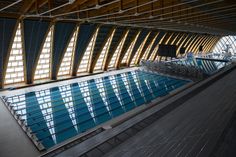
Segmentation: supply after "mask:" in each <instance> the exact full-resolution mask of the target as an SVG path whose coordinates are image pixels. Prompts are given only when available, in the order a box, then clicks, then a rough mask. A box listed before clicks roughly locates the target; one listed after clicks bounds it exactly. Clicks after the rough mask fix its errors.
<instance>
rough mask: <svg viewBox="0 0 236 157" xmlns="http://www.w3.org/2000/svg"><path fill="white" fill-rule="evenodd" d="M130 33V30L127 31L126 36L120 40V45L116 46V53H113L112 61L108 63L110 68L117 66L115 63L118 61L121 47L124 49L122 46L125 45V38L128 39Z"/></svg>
mask: <svg viewBox="0 0 236 157" xmlns="http://www.w3.org/2000/svg"><path fill="white" fill-rule="evenodd" d="M128 33H129V31H127V32H126V34H125V36H124V38H123V39H122V40H121V41H120V43H119V45H118V46H117V48H116V50H115V52H114V54H113V56H112V58H111V61H110V63H109V65H108V68H113V67H115V65H116V63H117V59H118V56H119V55H120V52H121V49H122V47H123V45H124V43H125V39H126V37H127V35H128Z"/></svg>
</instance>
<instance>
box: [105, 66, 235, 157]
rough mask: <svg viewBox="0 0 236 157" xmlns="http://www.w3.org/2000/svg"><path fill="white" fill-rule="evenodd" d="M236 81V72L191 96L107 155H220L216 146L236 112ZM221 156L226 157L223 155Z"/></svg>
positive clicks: (124, 156) (169, 156) (154, 156)
mask: <svg viewBox="0 0 236 157" xmlns="http://www.w3.org/2000/svg"><path fill="white" fill-rule="evenodd" d="M235 80H236V70H234V71H232V72H231V73H229V74H228V75H226V76H225V77H223V78H221V79H220V80H218V81H216V82H215V83H214V84H212V85H211V86H209V87H207V88H206V89H205V90H203V91H202V92H200V93H198V94H196V95H195V96H193V97H191V99H189V100H187V101H186V102H184V103H183V104H182V105H180V106H179V107H178V108H176V109H174V110H172V111H171V112H169V113H167V114H166V115H164V116H163V117H161V118H160V119H158V120H156V121H155V122H154V123H153V124H152V125H150V126H148V127H146V128H145V129H143V130H142V131H140V132H139V133H137V134H136V135H134V136H133V137H131V138H129V139H128V140H126V141H125V142H123V143H122V144H120V145H119V146H117V147H115V148H114V149H112V150H111V151H110V152H108V153H107V154H105V155H104V156H105V157H126V156H129V157H132V156H135V157H143V156H149V157H152V156H153V157H156V156H168V157H173V156H179V157H182V156H186V157H194V156H198V157H207V156H212V154H214V155H215V156H219V155H217V154H219V153H221V151H220V150H218V148H216V147H215V145H216V143H217V142H218V140H219V139H220V137H221V135H222V133H223V131H225V130H224V129H225V128H226V126H227V124H228V123H229V121H230V120H231V119H232V118H233V115H234V112H235V111H236V103H235V102H236V81H235ZM234 117H235V116H234ZM231 128H232V127H231ZM226 132H228V131H226ZM231 136H232V135H231ZM233 139H235V137H234V138H233ZM229 141H231V140H230V139H228V143H233V142H232V141H231V142H229ZM232 145H233V144H232ZM224 146H225V145H224ZM221 147H223V146H221ZM231 148H233V147H231ZM221 149H222V148H221ZM234 149H235V148H234ZM223 150H224V149H223ZM228 151H229V150H228ZM225 152H226V151H225ZM229 152H231V154H230V156H236V154H235V151H229ZM226 153H227V152H226ZM232 153H234V154H232ZM220 155H221V156H227V154H224V152H223V153H222V154H220ZM228 155H229V154H228Z"/></svg>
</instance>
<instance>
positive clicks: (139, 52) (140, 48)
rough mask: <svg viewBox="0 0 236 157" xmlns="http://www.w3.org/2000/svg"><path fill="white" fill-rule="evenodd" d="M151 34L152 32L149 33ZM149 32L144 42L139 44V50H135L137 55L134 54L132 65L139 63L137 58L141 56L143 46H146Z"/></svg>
mask: <svg viewBox="0 0 236 157" xmlns="http://www.w3.org/2000/svg"><path fill="white" fill-rule="evenodd" d="M149 34H150V33H149ZM149 34H148V35H147V36H146V38H145V39H144V41H143V42H142V44H141V45H140V46H139V48H138V50H137V52H135V55H134V57H133V58H132V60H131V65H134V64H137V60H138V58H139V57H140V54H141V52H142V50H143V46H144V44H145V43H146V41H147V38H148V36H149Z"/></svg>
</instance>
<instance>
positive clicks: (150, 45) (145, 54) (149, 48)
mask: <svg viewBox="0 0 236 157" xmlns="http://www.w3.org/2000/svg"><path fill="white" fill-rule="evenodd" d="M157 36H158V34H157V35H156V36H155V37H154V39H153V40H152V42H151V43H150V44H149V45H148V47H147V49H146V50H145V52H144V54H143V57H142V59H144V60H147V59H148V56H149V54H150V51H151V48H152V46H153V44H154V42H155V40H156V38H157Z"/></svg>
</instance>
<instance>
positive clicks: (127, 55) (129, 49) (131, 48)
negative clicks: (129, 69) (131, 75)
mask: <svg viewBox="0 0 236 157" xmlns="http://www.w3.org/2000/svg"><path fill="white" fill-rule="evenodd" d="M139 34H140V32H139V33H138V34H137V35H136V37H135V39H134V40H133V41H132V43H131V44H130V46H129V48H128V50H127V51H126V53H125V56H124V57H123V59H122V61H121V63H127V62H128V60H129V58H130V55H131V52H132V50H133V48H134V44H135V43H136V40H137V39H138V36H139Z"/></svg>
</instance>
